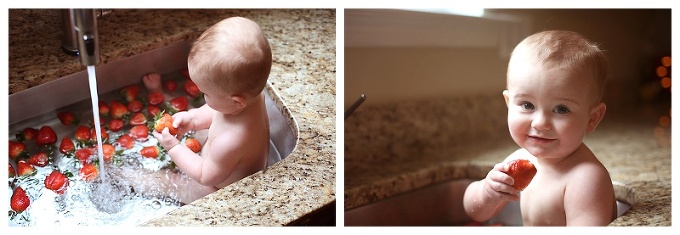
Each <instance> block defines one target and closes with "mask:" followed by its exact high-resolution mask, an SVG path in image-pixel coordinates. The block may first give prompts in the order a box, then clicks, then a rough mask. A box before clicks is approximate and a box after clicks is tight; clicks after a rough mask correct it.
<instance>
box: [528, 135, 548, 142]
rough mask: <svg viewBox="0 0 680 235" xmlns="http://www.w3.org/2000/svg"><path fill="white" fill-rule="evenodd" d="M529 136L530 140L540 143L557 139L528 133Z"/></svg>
mask: <svg viewBox="0 0 680 235" xmlns="http://www.w3.org/2000/svg"><path fill="white" fill-rule="evenodd" d="M527 137H529V139H530V140H532V141H535V142H538V143H548V142H551V141H553V140H555V139H550V138H544V137H540V136H533V135H528V136H527Z"/></svg>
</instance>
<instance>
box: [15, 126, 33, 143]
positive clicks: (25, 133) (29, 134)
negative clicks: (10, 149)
mask: <svg viewBox="0 0 680 235" xmlns="http://www.w3.org/2000/svg"><path fill="white" fill-rule="evenodd" d="M37 135H38V130H37V129H35V128H32V127H26V128H24V129H23V130H22V131H21V132H19V133H17V134H16V137H17V141H20V142H23V141H33V140H35V137H36V136H37Z"/></svg>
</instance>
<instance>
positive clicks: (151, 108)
mask: <svg viewBox="0 0 680 235" xmlns="http://www.w3.org/2000/svg"><path fill="white" fill-rule="evenodd" d="M146 110H147V111H148V113H149V115H151V116H152V117H155V116H156V115H158V114H159V113H160V112H161V108H159V107H158V106H156V105H149V106H147V107H146Z"/></svg>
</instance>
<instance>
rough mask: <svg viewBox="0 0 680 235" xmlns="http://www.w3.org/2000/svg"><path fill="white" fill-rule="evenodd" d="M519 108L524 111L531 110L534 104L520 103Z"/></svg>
mask: <svg viewBox="0 0 680 235" xmlns="http://www.w3.org/2000/svg"><path fill="white" fill-rule="evenodd" d="M519 107H522V109H526V110H533V109H534V104H532V103H529V102H522V103H520V104H519Z"/></svg>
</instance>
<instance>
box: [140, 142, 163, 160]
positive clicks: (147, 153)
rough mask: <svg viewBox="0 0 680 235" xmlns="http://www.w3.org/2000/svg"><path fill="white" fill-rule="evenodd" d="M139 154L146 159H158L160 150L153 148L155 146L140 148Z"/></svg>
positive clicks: (156, 147)
mask: <svg viewBox="0 0 680 235" xmlns="http://www.w3.org/2000/svg"><path fill="white" fill-rule="evenodd" d="M139 154H141V155H142V156H144V157H146V158H153V159H156V158H158V155H159V154H160V149H159V148H158V146H155V145H153V146H146V147H144V148H142V150H139Z"/></svg>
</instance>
